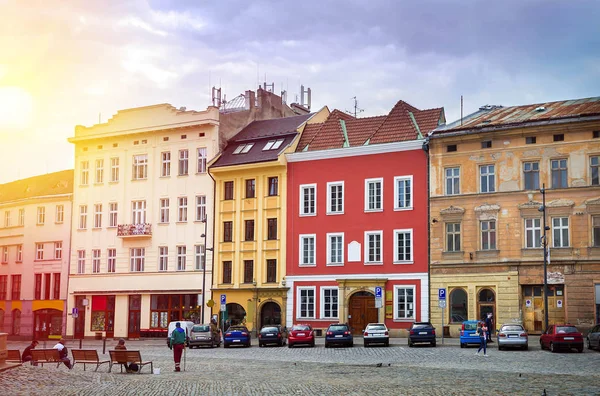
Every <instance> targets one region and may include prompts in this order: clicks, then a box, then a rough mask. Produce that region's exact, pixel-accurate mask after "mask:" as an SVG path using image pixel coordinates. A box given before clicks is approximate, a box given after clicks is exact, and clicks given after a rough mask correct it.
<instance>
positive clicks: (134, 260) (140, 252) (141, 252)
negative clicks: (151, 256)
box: [129, 248, 146, 272]
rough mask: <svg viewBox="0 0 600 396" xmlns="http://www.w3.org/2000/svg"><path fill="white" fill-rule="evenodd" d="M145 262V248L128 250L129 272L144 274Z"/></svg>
mask: <svg viewBox="0 0 600 396" xmlns="http://www.w3.org/2000/svg"><path fill="white" fill-rule="evenodd" d="M145 261H146V249H145V248H130V249H129V271H130V272H144V263H145Z"/></svg>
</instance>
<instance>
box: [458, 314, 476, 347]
mask: <svg viewBox="0 0 600 396" xmlns="http://www.w3.org/2000/svg"><path fill="white" fill-rule="evenodd" d="M477 323H479V321H477V320H465V321H464V322H463V323H462V328H461V330H460V347H461V348H464V347H466V346H467V345H469V344H477V345H479V335H477V334H476V332H477Z"/></svg>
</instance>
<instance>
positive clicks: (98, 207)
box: [94, 204, 102, 228]
mask: <svg viewBox="0 0 600 396" xmlns="http://www.w3.org/2000/svg"><path fill="white" fill-rule="evenodd" d="M94 228H102V204H94Z"/></svg>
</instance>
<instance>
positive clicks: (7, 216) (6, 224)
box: [4, 210, 10, 227]
mask: <svg viewBox="0 0 600 396" xmlns="http://www.w3.org/2000/svg"><path fill="white" fill-rule="evenodd" d="M4 227H10V210H5V211H4Z"/></svg>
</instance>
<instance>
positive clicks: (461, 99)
mask: <svg viewBox="0 0 600 396" xmlns="http://www.w3.org/2000/svg"><path fill="white" fill-rule="evenodd" d="M462 119H463V96H462V95H460V125H462Z"/></svg>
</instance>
